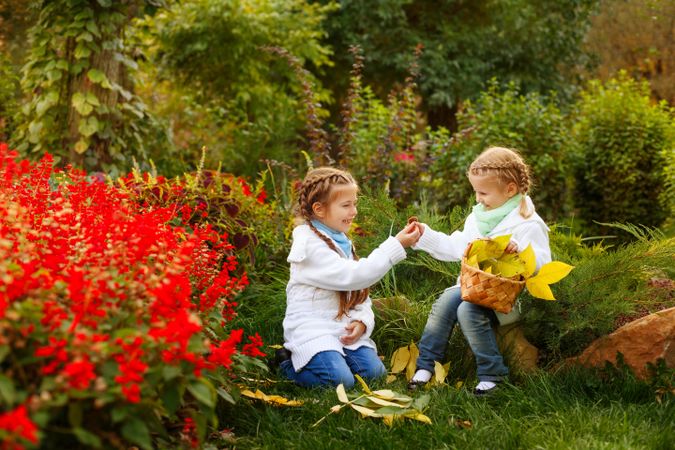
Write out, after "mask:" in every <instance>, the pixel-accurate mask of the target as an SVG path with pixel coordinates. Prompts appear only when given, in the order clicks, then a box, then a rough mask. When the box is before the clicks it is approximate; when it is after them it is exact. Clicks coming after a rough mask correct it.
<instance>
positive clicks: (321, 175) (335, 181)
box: [295, 167, 369, 319]
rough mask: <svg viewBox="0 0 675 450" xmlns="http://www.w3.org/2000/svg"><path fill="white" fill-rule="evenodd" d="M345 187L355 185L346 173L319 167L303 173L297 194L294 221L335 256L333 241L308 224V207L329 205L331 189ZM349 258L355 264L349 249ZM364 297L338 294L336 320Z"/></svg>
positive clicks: (310, 215)
mask: <svg viewBox="0 0 675 450" xmlns="http://www.w3.org/2000/svg"><path fill="white" fill-rule="evenodd" d="M349 184H353V185H356V182H355V181H354V178H353V177H352V176H351V175H350V174H349V173H348V172H345V171H342V170H338V169H334V168H331V167H320V168H317V169H312V170H310V171H309V172H308V173H307V175H306V176H305V179H304V180H303V182H302V184H301V185H300V188H299V190H298V203H297V205H296V211H295V215H296V221H297V222H299V223H306V224H307V225H309V228H310V229H311V230H312V231H313V232H314V234H316V235H317V236H318V237H319V238H320V239H321V240H322V241H323V242H325V243H326V245H328V247H329V248H330V249H331V250H333V251H334V252H336V253H337V254H340V251H339V250H338V249H337V247H336V246H335V243H334V242H333V240H332V239H331V238H329V237H328V236H326V235H325V234H323V233H321V232H320V231H319V230H317V229H316V227H315V226H314V224H312V219H313V216H314V211H313V209H312V206H313V205H314V204H315V203H317V202H319V203H324V204H328V203H330V194H331V188H332V187H333V186H337V185H349ZM352 256H353V257H354V259H355V260H358V256H357V255H356V251H355V250H354V246H353V245H352ZM368 294H369V289H367V288H366V289H359V290H356V291H339V292H338V295H339V297H340V303H339V306H338V314H337V316H336V319H340V318H342V316H344V315H347V316H349V311H350V310H351V309H352V308H354V307H355V306H356V305H359V304H361V303H363V302H364V301H365V300H366V299H367V298H368Z"/></svg>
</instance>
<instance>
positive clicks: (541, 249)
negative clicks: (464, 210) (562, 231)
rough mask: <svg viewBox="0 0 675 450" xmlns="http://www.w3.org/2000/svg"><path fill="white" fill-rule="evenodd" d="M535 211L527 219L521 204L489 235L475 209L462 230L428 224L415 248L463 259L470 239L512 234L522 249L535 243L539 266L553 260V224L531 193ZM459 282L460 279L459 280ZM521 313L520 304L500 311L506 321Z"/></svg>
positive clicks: (529, 202)
mask: <svg viewBox="0 0 675 450" xmlns="http://www.w3.org/2000/svg"><path fill="white" fill-rule="evenodd" d="M525 199H526V202H527V205H528V207H529V208H530V211H532V212H533V213H532V215H531V216H530V217H528V218H527V219H526V218H524V217H523V216H521V215H520V213H519V208H518V207H516V209H514V210H513V211H511V212H510V213H509V214H507V215H506V217H504V219H502V221H501V222H499V224H497V226H496V227H495V228H494V229H493V230H492V231H491V232H490V233H488V234H487V235H486V236H484V235H482V234H481V232H480V231H479V230H478V224H477V222H476V217H475V215H474V214H473V213H471V214H469V216H468V217H467V218H466V221H465V222H464V229H463V230H462V231H455V232H454V233H452V234H450V235H447V234H445V233H441V232H438V231H435V230H432V229H431V228H429V226H428V225H424V233H423V234H422V237H421V238H420V240H419V241H418V242H417V244H415V245H414V246H413V247H412V248H413V249H414V250H424V251H425V252H427V253H429V254H430V255H431V256H433V257H434V258H436V259H439V260H441V261H460V260H461V259H462V255H463V254H464V250H465V249H466V246H467V245H469V243H470V242H472V241H474V240H476V239H480V238H483V237H495V236H503V235H506V234H510V235H511V240H512V241H514V242H515V243H516V244H517V245H518V251H522V250H525V248H526V247H527V245H528V244H532V249H533V250H534V255H535V258H536V260H537V270H539V268H540V267H541V266H542V265H544V264H546V263H548V262H551V249H550V247H549V241H548V231H549V228H548V227H547V226H546V223H545V222H544V221H543V220H542V218H541V217H539V215H538V214H537V213H536V212H534V204H533V203H532V200H531V199H530V197H528V196H526V197H525ZM457 284H459V280H458V281H457ZM519 316H520V313H519V311H518V308H513V309H512V310H511V312H510V313H508V314H502V313H499V312H498V313H497V318H498V319H499V323H500V324H502V325H506V324H509V323H512V322H515V321H516V320H518V318H519Z"/></svg>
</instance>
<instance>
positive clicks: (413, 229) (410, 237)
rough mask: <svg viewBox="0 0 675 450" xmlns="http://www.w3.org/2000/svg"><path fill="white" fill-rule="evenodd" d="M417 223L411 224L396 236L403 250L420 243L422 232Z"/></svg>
mask: <svg viewBox="0 0 675 450" xmlns="http://www.w3.org/2000/svg"><path fill="white" fill-rule="evenodd" d="M416 223H417V222H413V223H409V224H408V225H406V227H405V228H404V229H402V230H401V231H399V232H398V234H397V235H396V239H398V241H399V242H400V243H401V245H402V246H403V248H408V247H410V246H411V245H415V244H416V243H417V241H419V239H420V232H419V229H418V227H417V225H416Z"/></svg>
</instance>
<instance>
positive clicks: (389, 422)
mask: <svg viewBox="0 0 675 450" xmlns="http://www.w3.org/2000/svg"><path fill="white" fill-rule="evenodd" d="M382 422H384V423H385V424H386V425H387V426H392V425H393V424H394V415H393V414H385V415H384V417H383V418H382Z"/></svg>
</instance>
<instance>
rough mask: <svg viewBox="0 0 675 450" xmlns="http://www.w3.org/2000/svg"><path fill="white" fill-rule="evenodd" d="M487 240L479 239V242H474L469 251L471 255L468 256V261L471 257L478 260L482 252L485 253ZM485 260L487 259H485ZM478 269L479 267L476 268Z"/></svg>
mask: <svg viewBox="0 0 675 450" xmlns="http://www.w3.org/2000/svg"><path fill="white" fill-rule="evenodd" d="M487 242H488V241H487V240H485V239H479V240H477V241H473V242H472V243H471V244H470V245H471V248H470V249H469V253H467V255H466V259H467V260H468V259H470V258H471V257H473V256H475V257H476V258H478V255H479V254H481V252H485V247H486V246H487ZM483 259H485V258H483ZM476 267H478V266H476Z"/></svg>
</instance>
